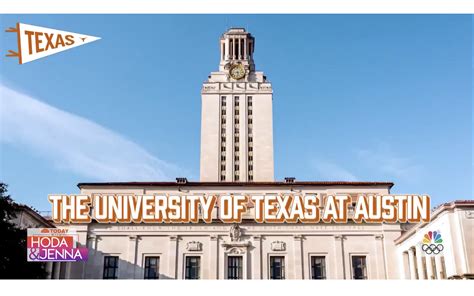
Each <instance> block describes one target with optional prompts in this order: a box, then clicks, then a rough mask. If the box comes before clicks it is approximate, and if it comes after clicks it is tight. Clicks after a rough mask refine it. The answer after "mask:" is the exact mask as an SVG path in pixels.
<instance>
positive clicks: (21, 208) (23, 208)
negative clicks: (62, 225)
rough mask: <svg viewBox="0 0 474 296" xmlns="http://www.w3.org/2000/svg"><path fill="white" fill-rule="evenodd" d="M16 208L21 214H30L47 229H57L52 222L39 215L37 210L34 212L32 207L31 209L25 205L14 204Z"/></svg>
mask: <svg viewBox="0 0 474 296" xmlns="http://www.w3.org/2000/svg"><path fill="white" fill-rule="evenodd" d="M14 207H15V209H16V210H17V211H19V212H20V211H25V212H26V213H28V214H29V215H31V216H32V217H34V218H35V219H36V220H38V221H39V222H41V223H43V225H44V226H45V227H46V226H47V227H49V228H56V226H55V225H54V224H53V222H52V221H51V220H49V219H48V218H46V217H44V216H42V215H41V214H40V213H38V212H37V211H36V210H33V209H32V208H31V207H29V206H27V205H24V204H17V203H15V204H14Z"/></svg>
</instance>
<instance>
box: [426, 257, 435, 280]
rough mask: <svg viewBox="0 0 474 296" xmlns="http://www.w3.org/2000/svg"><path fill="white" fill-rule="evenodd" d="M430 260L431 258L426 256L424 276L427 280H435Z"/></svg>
mask: <svg viewBox="0 0 474 296" xmlns="http://www.w3.org/2000/svg"><path fill="white" fill-rule="evenodd" d="M431 260H432V257H431V256H426V274H427V276H428V279H429V280H432V279H435V275H434V271H433V264H432V262H431Z"/></svg>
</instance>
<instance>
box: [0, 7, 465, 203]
mask: <svg viewBox="0 0 474 296" xmlns="http://www.w3.org/2000/svg"><path fill="white" fill-rule="evenodd" d="M16 22H23V23H27V24H32V25H38V26H44V27H50V28H55V29H59V30H66V31H72V32H78V33H83V34H88V35H94V36H98V37H101V38H102V39H101V40H99V41H97V42H94V43H91V44H88V45H85V46H81V47H78V48H75V49H72V50H69V51H65V52H63V53H59V54H56V55H53V56H50V57H48V58H44V59H40V60H37V61H34V62H31V63H28V64H24V65H18V64H17V62H16V60H15V59H10V58H8V59H7V58H2V61H1V64H0V65H1V67H0V74H1V81H0V83H1V85H0V86H1V88H0V91H1V93H0V94H1V96H0V99H1V100H0V102H1V105H0V108H1V109H0V116H1V118H0V123H1V126H0V128H1V129H0V131H1V133H0V140H1V143H0V144H1V158H0V161H1V163H0V169H1V171H0V179H1V180H2V181H3V182H6V183H8V184H9V191H10V193H11V194H12V196H13V198H14V199H15V200H17V201H19V202H23V203H27V204H30V205H33V206H34V207H36V208H37V209H40V210H49V209H50V206H49V203H48V202H47V195H48V194H52V193H67V194H70V193H75V192H78V189H77V187H76V184H77V183H78V182H87V181H119V180H120V181H134V180H150V181H161V180H165V179H174V177H176V176H187V177H188V178H189V179H193V180H197V179H198V176H199V139H200V88H201V84H202V82H203V81H204V80H205V79H206V77H207V75H208V74H209V72H210V71H215V70H217V67H218V62H219V53H218V51H219V48H218V38H219V36H220V34H222V33H223V32H224V31H225V30H226V29H227V28H228V27H231V26H239V27H246V28H247V29H248V30H249V31H250V32H251V33H252V34H253V35H254V36H255V38H256V48H255V62H256V65H257V68H258V69H259V70H263V71H264V72H265V73H266V75H267V77H268V79H269V80H270V81H271V82H272V83H273V88H274V101H273V103H274V114H273V117H274V146H275V148H274V149H275V177H276V179H283V178H284V177H285V176H294V177H296V178H297V179H298V180H360V181H393V182H394V183H395V186H394V188H393V192H396V193H417V194H430V195H431V196H432V198H433V203H434V204H438V203H441V202H444V201H449V200H454V199H471V198H472V167H473V165H472V143H473V142H472V110H473V109H472V102H471V97H472V54H473V53H472V45H471V44H472V30H473V27H472V19H471V16H467V15H452V16H447V15H2V16H1V28H6V27H9V26H14V24H15V23H16ZM1 36H2V38H1V43H0V51H1V52H2V53H5V52H6V51H7V50H8V49H16V40H15V36H14V34H12V33H1Z"/></svg>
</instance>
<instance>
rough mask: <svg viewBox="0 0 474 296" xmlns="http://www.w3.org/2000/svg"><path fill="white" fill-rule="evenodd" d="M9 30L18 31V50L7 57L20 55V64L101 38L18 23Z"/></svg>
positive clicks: (11, 51) (10, 52) (10, 51)
mask: <svg viewBox="0 0 474 296" xmlns="http://www.w3.org/2000/svg"><path fill="white" fill-rule="evenodd" d="M6 31H7V32H14V33H17V42H18V51H17V52H15V51H13V50H9V53H8V54H7V57H18V61H19V63H20V64H24V63H28V62H31V61H34V60H37V59H40V58H44V57H46V56H50V55H52V54H55V53H58V52H61V51H65V50H68V49H71V48H74V47H77V46H81V45H84V44H87V43H91V42H94V41H96V40H99V39H100V38H99V37H95V36H89V35H84V34H78V33H72V32H67V31H60V30H55V29H50V28H44V27H39V26H33V25H27V24H22V23H17V24H16V28H9V29H7V30H6Z"/></svg>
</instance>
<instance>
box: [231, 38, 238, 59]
mask: <svg viewBox="0 0 474 296" xmlns="http://www.w3.org/2000/svg"><path fill="white" fill-rule="evenodd" d="M236 49H237V46H236V44H235V37H234V38H232V59H233V60H235V59H236V57H237V55H236V54H235V52H236Z"/></svg>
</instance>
